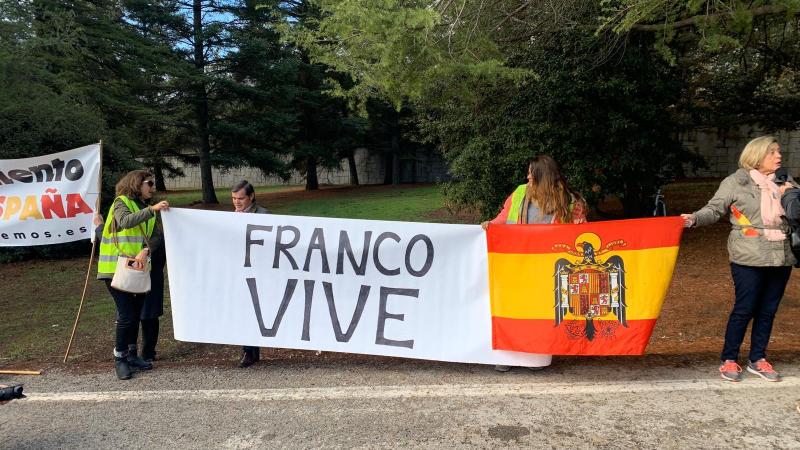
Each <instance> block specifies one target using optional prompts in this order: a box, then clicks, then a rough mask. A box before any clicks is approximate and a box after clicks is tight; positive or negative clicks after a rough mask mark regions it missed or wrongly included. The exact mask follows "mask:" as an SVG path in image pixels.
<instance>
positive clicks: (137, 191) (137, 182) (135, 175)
mask: <svg viewBox="0 0 800 450" xmlns="http://www.w3.org/2000/svg"><path fill="white" fill-rule="evenodd" d="M148 178H153V174H152V173H150V172H148V171H146V170H132V171H130V172H128V173H126V174H125V176H124V177H122V178H121V179H120V180H119V181H118V182H117V186H116V191H117V196H120V195H124V196H125V197H128V198H141V197H142V183H144V180H146V179H148Z"/></svg>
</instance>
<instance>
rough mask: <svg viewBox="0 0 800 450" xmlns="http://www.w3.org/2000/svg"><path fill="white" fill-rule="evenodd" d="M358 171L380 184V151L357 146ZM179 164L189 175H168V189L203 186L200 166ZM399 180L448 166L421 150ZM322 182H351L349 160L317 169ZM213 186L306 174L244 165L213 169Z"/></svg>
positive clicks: (432, 177) (298, 179)
mask: <svg viewBox="0 0 800 450" xmlns="http://www.w3.org/2000/svg"><path fill="white" fill-rule="evenodd" d="M355 159H356V170H357V172H358V181H359V183H360V184H380V183H383V179H384V173H385V167H384V160H383V157H382V155H381V154H380V153H378V152H371V151H369V150H367V149H365V148H360V149H357V150H356V152H355ZM169 162H170V163H171V164H173V165H175V166H176V167H180V168H181V169H183V172H184V174H185V175H186V176H184V177H178V178H168V179H167V180H166V184H167V189H170V190H173V189H199V188H200V167H199V166H197V165H187V164H184V163H182V162H180V161H179V160H177V159H175V158H173V159H172V160H170V161H169ZM400 169H401V170H400V180H401V182H403V183H411V182H414V183H430V182H436V181H442V180H446V179H449V174H448V173H447V165H446V164H445V163H444V161H443V160H442V158H441V157H440V156H439V155H438V153H435V152H426V151H423V150H418V151H417V153H416V155H414V157H413V158H408V159H404V160H402V161H401V164H400ZM317 176H318V177H319V183H320V184H331V185H344V184H349V183H350V168H349V166H348V164H347V160H342V161H341V162H340V164H339V167H338V168H334V169H324V168H319V169H318V170H317ZM213 178H214V186H215V187H227V186H232V185H233V184H234V183H236V182H237V181H239V180H248V181H250V182H251V183H253V184H254V185H256V186H272V185H281V184H293V185H302V184H305V182H306V180H305V177H304V176H303V175H301V174H299V173H297V172H293V173H292V176H291V178H290V179H289V181H288V182H285V181H283V180H282V179H280V178H279V177H276V176H264V174H263V173H261V171H260V170H258V169H256V168H253V167H241V168H237V169H230V170H225V171H222V170H218V169H214V171H213Z"/></svg>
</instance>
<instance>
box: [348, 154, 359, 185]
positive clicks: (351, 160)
mask: <svg viewBox="0 0 800 450" xmlns="http://www.w3.org/2000/svg"><path fill="white" fill-rule="evenodd" d="M347 165H348V166H350V184H351V185H353V186H358V167H356V154H355V151H352V152H350V153H348V154H347Z"/></svg>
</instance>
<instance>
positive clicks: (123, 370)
mask: <svg viewBox="0 0 800 450" xmlns="http://www.w3.org/2000/svg"><path fill="white" fill-rule="evenodd" d="M114 371H115V372H116V373H117V378H119V379H120V380H130V379H131V367H130V366H129V365H128V358H127V357H125V356H123V357H117V356H115V357H114Z"/></svg>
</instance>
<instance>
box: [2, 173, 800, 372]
mask: <svg viewBox="0 0 800 450" xmlns="http://www.w3.org/2000/svg"><path fill="white" fill-rule="evenodd" d="M391 188H392V187H391V186H369V187H356V188H351V187H337V188H323V189H322V190H320V191H316V192H306V191H302V190H297V191H282V192H277V193H263V194H259V195H258V200H259V203H260V204H263V205H272V206H275V205H278V204H280V203H283V202H294V201H297V200H299V199H312V198H326V197H333V196H336V195H340V194H343V193H346V192H348V191H351V190H353V189H358V190H360V191H362V192H363V191H365V190H374V191H379V190H384V189H391ZM712 193H713V187H712V189H711V190H710V191H709V190H708V189H706V190H696V189H688V190H682V189H681V188H680V185H678V186H672V189H670V190H667V192H666V194H665V197H666V198H665V200H666V203H667V209H668V214H670V215H677V214H679V213H681V212H691V211H693V210H695V209H697V208H699V207H701V206H702V205H703V204H704V203H705V202H706V201H707V200H708V198H710V196H711V194H712ZM196 207H200V206H199V205H198V206H196ZM227 208H228V206H225V205H217V206H212V207H208V208H207V209H227ZM600 209H601V210H603V211H604V214H605V215H606V217H608V212H609V211H611V213H612V214H613V212H614V211H615V210H616V209H618V205H617V204H615V202H613V201H610V202H608V203H606V204H603V205H601V207H600ZM590 218H592V216H590ZM593 219H594V220H601V219H602V218H599V217H596V215H595V217H593ZM431 220H432V221H436V222H452V223H476V221H477V217H476V216H475V215H474V214H473V213H470V212H460V213H456V214H454V213H452V212H450V211H448V210H446V209H445V208H442V209H441V210H439V211H436V212H434V213H432V215H431ZM729 231H730V225H729V224H728V221H727V218H726V219H724V220H723V221H721V222H720V223H718V224H716V225H712V226H708V227H704V228H699V229H691V230H686V231H685V232H684V235H683V239H682V243H681V248H680V252H679V255H678V262H677V265H676V269H675V273H674V276H673V279H672V284H671V285H670V289H669V292H668V294H667V298H666V300H665V302H664V307H663V310H662V313H661V316H660V318H659V319H658V322H657V325H656V327H655V330H654V332H653V336H652V338H651V340H650V345H649V346H648V349H647V356H645V358H644V359H643V360H640V362H641V363H643V364H646V365H647V364H664V363H667V364H672V363H675V364H682V363H686V362H697V361H706V362H708V361H715V360H716V357H717V355H718V353H719V351H720V349H721V346H722V341H723V339H722V337H723V333H724V329H725V324H726V320H727V315H728V312H729V310H730V307H731V305H732V299H733V283H732V281H731V276H730V266H729V264H728V256H727V251H726V239H727V235H728V232H729ZM28 264H30V263H28ZM25 265H26V263H22V264H15V265H14V266H15V267H14V269H15V270H25ZM4 270H5V269H4ZM798 273H799V272H798V271H794V272H793V274H792V278H791V279H790V282H789V285H788V287H787V291H786V294H785V296H784V299H783V302H782V304H781V307H780V310H779V312H778V316H777V318H776V321H775V326H774V329H773V333H772V340H771V343H770V348H769V355H770V357H771V358H774V359H779V360H782V361H799V360H800V275H799V274H798ZM165 322H168V321H162V333H163V334H162V336H171V331H172V330H171V328H172V327H171V324H170V323H165ZM167 339H170V338H169V337H167ZM747 339H749V337H748V338H746V340H745V343H744V345H743V347H742V355H746V351H747V349H748V340H747ZM97 344H98V345H94V343H89V342H86V341H83V342H81V343H80V347H81V350H80V357H79V358H77V359H78V360H76V361H75V362H74V363H72V364H71V366H70V368H69V370H92V369H93V368H96V369H98V370H105V369H107V365H108V364H107V361H106V360H107V359H108V358H107V353H108V348H107V347H108V345H107V342H102V343H97ZM101 344H102V345H101ZM165 350H167V351H165V352H164V353H162V354H161V355H163V356H164V359H163V361H161V362H160V365H162V366H167V367H168V366H171V365H176V364H177V365H180V364H185V363H187V362H191V363H192V364H200V365H205V364H207V365H219V364H222V365H229V364H235V358H236V357H237V356H238V350H237V348H235V347H231V346H220V345H206V344H187V343H177V344H176V345H173V346H172V347H171V348H170V349H165ZM376 358H377V359H386V361H387V363H389V364H391V363H390V362H389V361H390V360H391V359H387V358H381V357H374V356H365V355H353V354H344V353H328V352H326V353H323V354H322V355H316V354H315V352H309V351H301V350H275V349H270V350H267V351H265V352H262V359H268V360H274V361H275V362H278V361H280V363H281V364H284V365H292V364H307V363H309V362H311V361H317V362H319V361H320V359H322V360H323V361H328V362H342V361H347V362H348V363H354V364H358V362H359V361H367V360H373V361H374V360H375V359H376ZM585 358H592V359H593V360H596V359H598V358H593V357H576V358H575V359H581V360H583V359H585ZM626 358H630V357H613V358H603V359H602V361H596V362H597V363H598V364H600V365H603V364H618V363H619V361H620V360H623V361H624V360H626ZM566 359H570V358H566ZM31 362H33V361H28V363H31ZM40 362H45V361H40ZM53 362H54V361H47V362H45V363H46V364H45V366H50V365H51V363H53ZM12 365H16V364H12Z"/></svg>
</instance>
